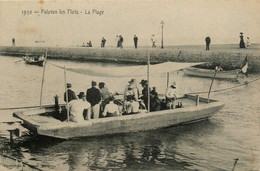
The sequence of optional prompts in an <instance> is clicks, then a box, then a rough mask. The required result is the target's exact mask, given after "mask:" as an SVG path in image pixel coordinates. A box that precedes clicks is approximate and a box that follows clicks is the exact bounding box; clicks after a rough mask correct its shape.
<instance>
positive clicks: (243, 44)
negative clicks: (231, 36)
mask: <svg viewBox="0 0 260 171" xmlns="http://www.w3.org/2000/svg"><path fill="white" fill-rule="evenodd" d="M239 37H240V43H239V47H240V48H246V46H245V42H244V36H243V33H242V32H240V36H239Z"/></svg>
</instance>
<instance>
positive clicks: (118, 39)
mask: <svg viewBox="0 0 260 171" xmlns="http://www.w3.org/2000/svg"><path fill="white" fill-rule="evenodd" d="M116 47H117V48H119V47H120V37H119V36H118V35H116Z"/></svg>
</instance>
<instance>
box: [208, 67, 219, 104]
mask: <svg viewBox="0 0 260 171" xmlns="http://www.w3.org/2000/svg"><path fill="white" fill-rule="evenodd" d="M217 72H218V69H215V74H214V77H213V78H212V81H211V84H210V87H209V92H208V103H209V95H210V92H211V88H212V85H213V82H214V80H215V78H216V75H217Z"/></svg>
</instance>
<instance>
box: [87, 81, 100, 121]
mask: <svg viewBox="0 0 260 171" xmlns="http://www.w3.org/2000/svg"><path fill="white" fill-rule="evenodd" d="M91 86H92V87H91V88H89V89H88V90H87V101H88V102H89V103H90V104H91V111H92V118H93V119H98V118H99V112H100V101H101V93H100V90H99V89H98V88H96V86H97V83H96V82H95V81H92V82H91Z"/></svg>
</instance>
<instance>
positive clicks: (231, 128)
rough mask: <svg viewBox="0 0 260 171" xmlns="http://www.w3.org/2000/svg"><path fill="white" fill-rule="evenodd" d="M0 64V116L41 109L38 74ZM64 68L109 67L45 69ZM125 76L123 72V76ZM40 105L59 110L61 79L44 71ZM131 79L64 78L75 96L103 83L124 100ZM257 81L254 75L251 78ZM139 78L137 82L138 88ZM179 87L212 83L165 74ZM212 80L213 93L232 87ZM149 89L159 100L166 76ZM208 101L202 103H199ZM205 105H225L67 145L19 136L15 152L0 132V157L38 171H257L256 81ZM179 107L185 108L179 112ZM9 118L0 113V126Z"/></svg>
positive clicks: (0, 60)
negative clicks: (175, 121) (200, 115)
mask: <svg viewBox="0 0 260 171" xmlns="http://www.w3.org/2000/svg"><path fill="white" fill-rule="evenodd" d="M18 60H20V58H14V57H4V56H1V57H0V78H1V84H0V88H1V92H0V108H6V107H19V106H33V105H39V97H40V86H41V78H42V69H43V68H42V67H38V66H30V65H25V64H24V63H23V62H17V63H15V61H18ZM50 62H52V63H55V64H57V65H60V66H64V65H66V67H86V68H93V69H96V70H98V68H100V67H108V66H110V65H106V64H102V63H75V62H66V61H55V60H52V61H50ZM122 72H123V71H122ZM45 78H46V79H45V82H44V83H45V84H44V92H43V104H53V103H54V98H53V97H54V96H55V95H56V94H57V95H58V96H59V97H61V98H60V101H61V102H62V97H63V92H64V71H63V70H61V69H59V68H57V67H54V66H52V65H50V64H48V65H47V67H46V74H45ZM130 78H131V77H129V78H103V77H91V76H86V75H81V74H77V73H71V72H67V81H68V82H71V83H72V85H73V88H74V90H75V91H76V92H77V93H79V92H80V91H84V92H85V91H86V89H87V88H89V87H90V83H91V80H96V81H97V82H100V81H104V82H105V83H106V85H107V86H108V88H109V89H110V90H111V91H117V92H123V90H124V86H125V85H126V84H127V82H128V81H129V80H130ZM251 78H252V79H255V78H257V76H256V75H252V76H251ZM141 79H145V78H137V81H140V80H141ZM173 80H175V81H177V85H178V87H179V95H181V94H183V93H187V92H197V91H207V90H208V88H209V85H210V82H211V80H209V79H202V78H192V77H188V76H186V75H183V73H182V72H181V71H180V72H178V73H171V74H170V82H172V81H173ZM238 84H239V83H237V82H229V81H221V80H216V81H215V82H214V85H213V90H217V89H222V88H228V87H233V86H236V85H238ZM151 85H152V86H156V87H157V91H158V92H159V93H164V91H165V87H166V75H165V74H162V75H160V76H156V77H155V76H154V77H153V76H152V77H151ZM205 96H206V95H205ZM211 98H216V99H219V100H222V101H224V102H225V103H226V106H225V108H224V109H223V110H221V111H220V112H219V113H217V114H216V115H215V116H214V117H212V118H211V119H210V120H207V121H203V122H199V123H194V124H189V125H184V126H176V127H171V128H167V129H160V130H155V131H148V132H139V133H130V134H122V135H113V136H103V137H92V138H82V139H77V140H70V141H58V140H53V139H47V138H46V139H38V138H37V137H35V136H29V135H28V132H27V131H26V130H25V129H24V132H23V136H22V138H21V139H20V140H19V141H17V142H16V144H15V146H13V147H11V146H10V145H9V140H8V136H7V135H8V134H7V132H6V131H4V130H0V150H1V151H5V153H6V154H9V155H11V156H14V157H17V158H19V159H22V160H23V161H25V162H28V163H30V164H32V165H35V166H37V167H39V168H41V169H44V170H196V169H197V170H231V169H232V168H233V165H234V159H235V158H239V161H238V163H237V165H236V170H258V169H259V168H260V166H259V163H260V154H259V150H260V148H259V140H260V131H259V130H260V119H259V118H260V117H259V113H260V106H259V98H260V86H259V81H256V82H254V83H251V84H249V85H246V86H242V87H240V88H237V89H234V90H231V91H226V92H219V93H212V94H211ZM184 106H185V104H184ZM10 113H11V111H1V110H0V114H1V118H3V117H5V116H6V115H8V114H10Z"/></svg>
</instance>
